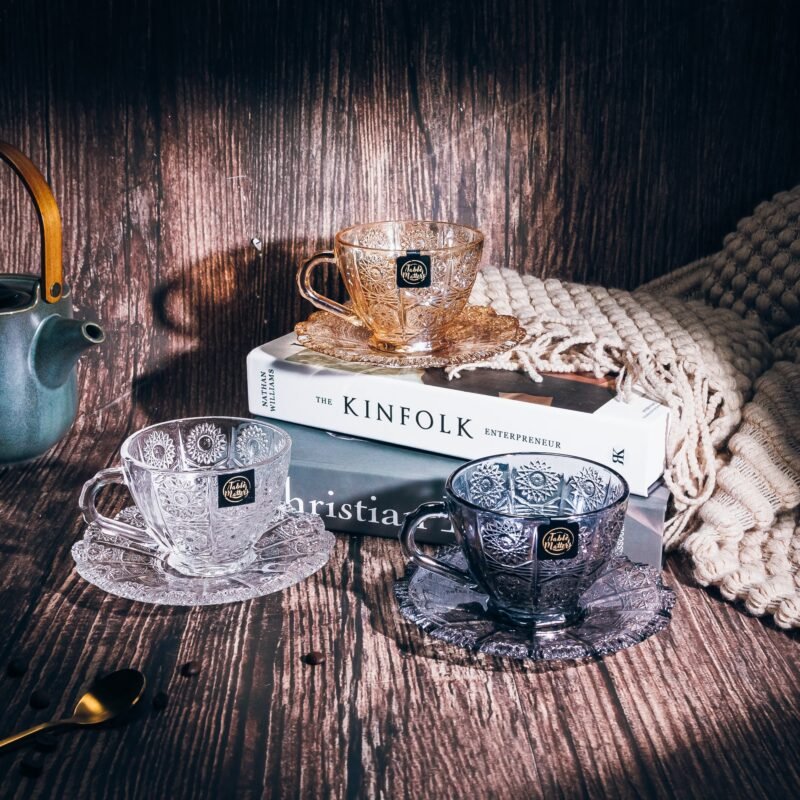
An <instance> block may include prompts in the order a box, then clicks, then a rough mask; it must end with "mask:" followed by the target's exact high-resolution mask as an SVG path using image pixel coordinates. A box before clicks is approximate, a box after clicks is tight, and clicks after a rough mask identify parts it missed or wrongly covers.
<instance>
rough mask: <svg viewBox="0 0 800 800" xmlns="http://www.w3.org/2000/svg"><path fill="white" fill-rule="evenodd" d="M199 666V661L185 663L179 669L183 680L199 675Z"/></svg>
mask: <svg viewBox="0 0 800 800" xmlns="http://www.w3.org/2000/svg"><path fill="white" fill-rule="evenodd" d="M200 669H201V665H200V662H199V661H187V662H186V663H185V664H184V665H183V666H182V667H181V675H183V677H184V678H191V677H192V676H193V675H199V674H200Z"/></svg>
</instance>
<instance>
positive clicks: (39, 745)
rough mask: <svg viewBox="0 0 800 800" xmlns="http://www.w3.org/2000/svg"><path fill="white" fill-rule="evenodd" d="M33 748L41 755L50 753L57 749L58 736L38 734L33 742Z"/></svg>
mask: <svg viewBox="0 0 800 800" xmlns="http://www.w3.org/2000/svg"><path fill="white" fill-rule="evenodd" d="M33 746H34V747H35V748H36V749H37V750H39V751H40V752H42V753H52V752H53V751H54V750H55V749H56V747H58V736H56V735H55V734H54V733H40V734H39V735H38V736H37V737H36V738H35V739H34V740H33Z"/></svg>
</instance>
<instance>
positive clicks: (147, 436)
mask: <svg viewBox="0 0 800 800" xmlns="http://www.w3.org/2000/svg"><path fill="white" fill-rule="evenodd" d="M291 444H292V441H291V439H290V437H289V434H288V433H286V432H285V431H282V430H281V429H280V428H277V427H275V426H274V425H269V424H268V423H266V422H260V421H257V420H253V419H245V418H239V417H195V418H190V419H179V420H172V421H170V422H162V423H159V424H157V425H151V426H150V427H148V428H143V429H142V430H140V431H137V432H136V433H134V434H132V435H131V436H129V437H128V438H127V439H126V440H125V441H124V442H123V443H122V447H121V448H120V461H121V463H122V466H119V467H112V468H111V469H104V470H101V471H100V472H98V473H97V474H96V475H95V476H94V477H93V478H92V479H91V480H89V481H87V482H86V484H85V485H84V487H83V491H82V492H81V496H80V500H79V505H80V509H81V511H82V512H83V516H84V519H85V520H86V522H88V523H94V524H96V525H98V526H99V527H100V528H101V529H102V530H104V531H108V532H109V533H113V534H116V535H122V536H124V537H125V538H126V539H128V540H132V541H134V542H136V541H138V542H145V543H150V544H152V543H153V542H155V543H156V544H157V545H158V546H159V547H160V548H161V549H162V551H163V552H164V553H165V554H166V560H167V563H168V564H169V566H171V567H172V568H174V569H175V570H177V571H178V572H180V573H182V574H184V575H194V576H202V577H212V576H216V575H226V574H229V573H233V572H238V571H240V570H242V569H244V568H245V567H246V566H247V565H248V564H249V563H250V562H251V561H253V560H254V559H255V557H256V553H255V550H254V545H255V544H256V542H257V541H258V540H259V539H260V538H261V536H262V535H263V534H264V533H265V532H266V531H267V530H268V529H269V527H270V524H271V523H272V520H273V518H274V517H275V512H276V511H277V509H278V507H279V505H280V503H281V500H282V498H283V493H284V490H285V485H286V477H287V475H288V473H289V459H290V454H291ZM110 483H122V484H124V485H125V486H127V488H128V491H129V492H130V493H131V496H132V497H133V500H134V502H135V504H136V508H137V509H138V510H139V513H140V514H141V515H142V518H143V519H144V522H145V525H146V526H147V527H146V530H144V531H143V530H141V529H140V528H135V527H134V526H132V525H128V524H127V523H125V522H121V521H120V520H115V519H110V518H109V517H106V516H103V515H102V514H101V513H100V512H99V511H98V510H97V508H96V506H95V497H96V495H97V492H98V491H99V490H100V488H102V487H103V486H106V485H107V484H110Z"/></svg>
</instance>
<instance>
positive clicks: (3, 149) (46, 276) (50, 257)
mask: <svg viewBox="0 0 800 800" xmlns="http://www.w3.org/2000/svg"><path fill="white" fill-rule="evenodd" d="M0 158H2V159H3V161H7V162H8V163H9V164H10V165H11V168H12V169H13V170H14V172H16V173H17V175H19V177H20V179H21V180H22V182H23V183H24V184H25V188H26V189H27V190H28V192H29V193H30V196H31V197H32V198H33V204H34V205H35V206H36V213H37V214H38V215H39V222H40V223H41V227H42V286H43V289H44V299H45V300H46V301H47V302H48V303H55V302H57V301H58V300H59V299H60V298H61V293H62V292H63V291H64V282H63V277H62V269H61V214H60V213H59V211H58V205H57V204H56V198H55V197H53V192H52V191H51V189H50V187H49V186H48V185H47V181H46V180H45V179H44V176H43V175H42V173H41V172H39V170H38V169H36V166H35V165H34V163H33V162H32V161H31V160H30V159H29V158H28V157H27V156H26V155H24V154H23V153H21V152H20V151H19V150H17V148H16V147H12V146H11V145H10V144H8V143H7V142H0Z"/></svg>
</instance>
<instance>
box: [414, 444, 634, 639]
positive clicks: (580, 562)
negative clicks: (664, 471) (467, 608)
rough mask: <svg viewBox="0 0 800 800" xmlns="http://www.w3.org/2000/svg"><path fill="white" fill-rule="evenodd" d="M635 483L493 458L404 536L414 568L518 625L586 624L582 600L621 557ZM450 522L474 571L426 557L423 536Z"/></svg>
mask: <svg viewBox="0 0 800 800" xmlns="http://www.w3.org/2000/svg"><path fill="white" fill-rule="evenodd" d="M627 505H628V485H627V483H626V482H625V480H624V478H622V476H621V475H619V474H618V473H617V472H615V471H614V470H612V469H609V468H608V467H605V466H602V465H601V464H597V463H595V462H593V461H587V460H585V459H581V458H576V457H572V456H562V455H553V454H551V453H511V454H506V455H497V456H489V457H487V458H482V459H478V460H476V461H471V462H469V463H467V464H464V465H463V466H461V467H459V468H458V469H457V470H456V471H455V472H453V474H452V475H450V477H449V478H448V479H447V483H446V485H445V492H444V502H433V503H424V504H423V505H421V506H420V507H419V508H417V509H416V511H414V512H412V513H411V514H409V515H408V516H407V517H406V519H405V521H404V523H403V527H402V529H401V531H400V541H401V543H402V546H403V549H404V551H405V553H406V555H407V556H408V558H410V559H411V560H412V561H413V562H414V563H416V564H417V565H418V566H420V567H421V568H423V569H427V570H430V571H431V572H435V573H437V574H439V575H443V576H444V577H446V578H450V579H451V580H454V581H457V582H458V583H460V584H464V585H467V586H470V587H472V588H475V589H478V590H479V591H481V592H483V593H484V594H486V595H487V596H488V602H489V608H490V610H491V611H492V612H494V613H495V614H496V615H497V616H499V617H501V618H503V619H505V620H507V621H508V622H511V623H512V624H514V625H522V626H530V625H533V626H536V627H541V628H550V627H553V628H555V627H560V626H563V625H569V624H572V623H574V622H575V621H577V620H578V619H579V618H580V606H579V599H580V597H581V595H582V594H583V593H584V592H585V591H586V589H588V588H589V586H591V585H592V583H593V582H594V580H595V578H596V577H597V576H598V574H599V573H600V572H601V571H602V569H603V567H604V566H605V565H606V564H607V563H608V562H609V561H610V559H611V558H612V556H613V555H614V553H615V550H616V548H617V544H618V542H619V539H620V536H621V534H622V525H623V522H624V519H625V512H626V509H627ZM428 517H449V518H450V520H451V522H452V525H453V529H454V530H455V533H456V537H457V540H458V543H459V544H460V546H461V549H462V551H463V553H464V557H465V558H466V562H467V566H468V569H467V570H466V571H464V570H461V569H459V568H458V567H456V566H453V565H452V564H448V563H446V562H444V561H441V560H439V559H436V558H433V557H431V556H428V555H426V554H425V553H423V552H421V551H420V550H419V549H418V548H417V546H416V543H415V541H414V533H415V531H416V529H417V528H418V527H419V525H420V524H421V523H422V522H423V521H424V520H425V519H427V518H428Z"/></svg>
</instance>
